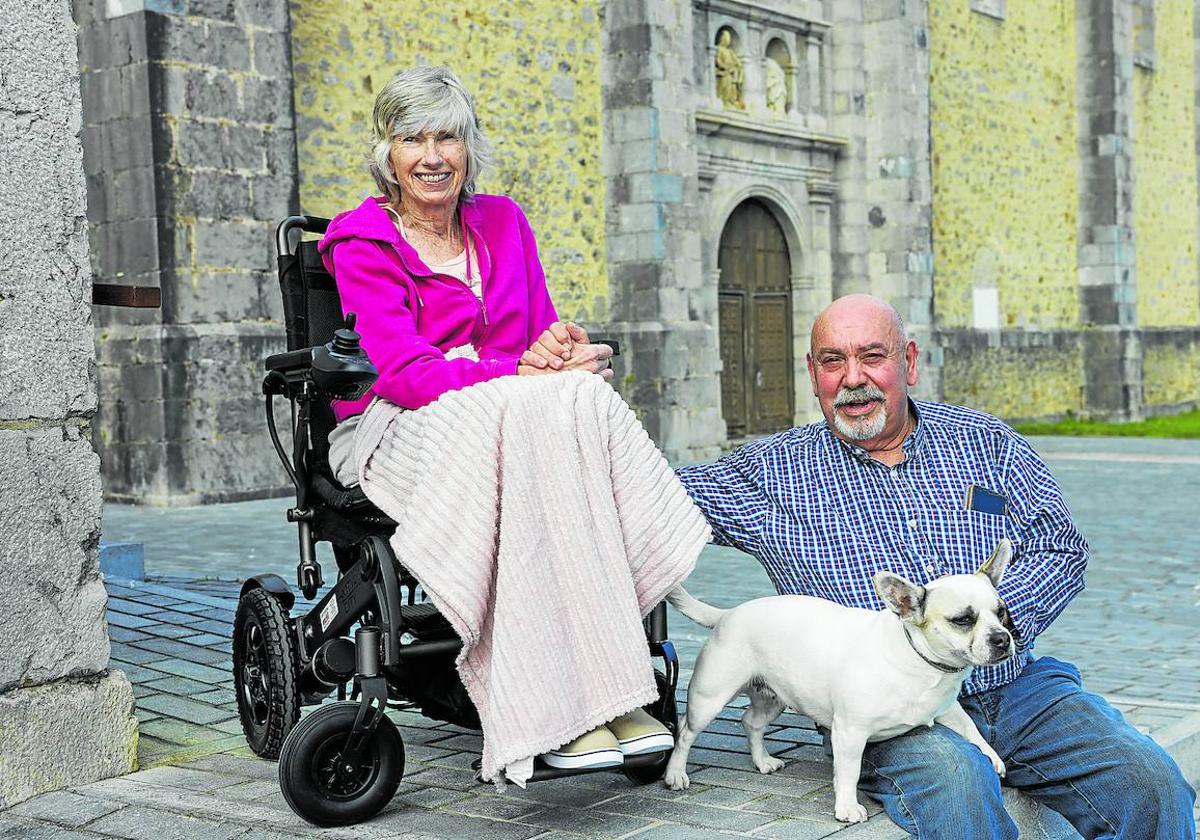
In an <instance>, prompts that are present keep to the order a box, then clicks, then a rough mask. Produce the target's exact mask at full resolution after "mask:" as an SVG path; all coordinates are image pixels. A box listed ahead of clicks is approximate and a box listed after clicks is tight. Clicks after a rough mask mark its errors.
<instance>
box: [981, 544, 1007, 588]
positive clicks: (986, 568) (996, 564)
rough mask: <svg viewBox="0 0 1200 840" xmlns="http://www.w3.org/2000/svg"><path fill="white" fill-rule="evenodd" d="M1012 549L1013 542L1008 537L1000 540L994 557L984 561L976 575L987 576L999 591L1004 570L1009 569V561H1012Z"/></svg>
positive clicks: (993, 553)
mask: <svg viewBox="0 0 1200 840" xmlns="http://www.w3.org/2000/svg"><path fill="white" fill-rule="evenodd" d="M1012 547H1013V545H1012V540H1010V539H1008V538H1007V537H1005V538H1004V539H1002V540H1000V543H999V544H998V545H997V546H996V550H995V551H993V552H992V556H991V557H989V558H988V559H987V560H985V561H983V565H982V566H980V567H979V571H978V572H976V574H978V575H987V576H988V577H989V578H991V580H992V586H994V587H995V588H997V589H999V588H1000V578H1002V577H1004V570H1005V569H1006V568H1008V561H1009V560H1011V559H1012Z"/></svg>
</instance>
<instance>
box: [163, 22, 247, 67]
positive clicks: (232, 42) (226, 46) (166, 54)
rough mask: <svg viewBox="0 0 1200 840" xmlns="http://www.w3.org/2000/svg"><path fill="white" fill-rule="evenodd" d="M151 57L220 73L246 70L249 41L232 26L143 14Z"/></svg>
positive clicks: (239, 27)
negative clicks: (215, 70) (207, 68)
mask: <svg viewBox="0 0 1200 840" xmlns="http://www.w3.org/2000/svg"><path fill="white" fill-rule="evenodd" d="M146 40H147V43H148V44H149V45H150V49H151V58H153V59H155V60H159V61H178V62H182V63H185V64H194V65H198V66H208V67H216V68H220V69H222V70H249V69H250V42H249V38H248V37H247V35H246V31H245V30H244V29H243V28H242V27H241V26H238V25H236V24H226V23H222V22H221V21H217V20H212V19H206V18H188V17H182V16H179V15H170V14H159V13H157V12H146Z"/></svg>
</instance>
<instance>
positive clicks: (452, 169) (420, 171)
mask: <svg viewBox="0 0 1200 840" xmlns="http://www.w3.org/2000/svg"><path fill="white" fill-rule="evenodd" d="M391 159H392V168H393V169H394V170H395V172H396V180H397V181H399V183H400V194H401V196H402V200H403V202H404V204H405V205H407V206H406V208H405V209H406V210H409V211H416V212H418V213H421V212H437V211H440V210H443V209H446V208H447V207H448V208H449V209H453V208H454V206H455V205H456V204H457V203H458V196H459V193H461V192H462V188H463V182H464V181H465V180H466V175H467V154H466V146H465V144H464V143H463V141H462V139H461V138H460V137H458V136H457V135H455V134H452V133H450V132H447V131H440V132H436V133H434V132H429V131H424V132H421V133H420V134H405V135H401V136H398V137H396V138H395V139H394V140H393V141H392V152H391Z"/></svg>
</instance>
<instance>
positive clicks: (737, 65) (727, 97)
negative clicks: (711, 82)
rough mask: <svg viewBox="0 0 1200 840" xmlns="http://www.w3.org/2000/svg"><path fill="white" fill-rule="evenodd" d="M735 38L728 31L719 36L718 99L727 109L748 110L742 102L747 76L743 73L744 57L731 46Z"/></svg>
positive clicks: (725, 30)
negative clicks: (743, 86)
mask: <svg viewBox="0 0 1200 840" xmlns="http://www.w3.org/2000/svg"><path fill="white" fill-rule="evenodd" d="M732 40H733V38H732V36H731V35H730V34H729V30H728V29H722V30H721V34H720V35H719V36H717V97H718V98H719V99H720V100H721V102H722V103H723V104H724V105H725V107H726V108H737V109H738V110H739V111H745V110H746V103H745V102H744V101H742V84H743V83H744V81H745V76H744V75H743V73H742V57H741V56H740V55H738V54H737V52H736V51H735V50H734V49H733V47H732V46H730V43H731V42H732Z"/></svg>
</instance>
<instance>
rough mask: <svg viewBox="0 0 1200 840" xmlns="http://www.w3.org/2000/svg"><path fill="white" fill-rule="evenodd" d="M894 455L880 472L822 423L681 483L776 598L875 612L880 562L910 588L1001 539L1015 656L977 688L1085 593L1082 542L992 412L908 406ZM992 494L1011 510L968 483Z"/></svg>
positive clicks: (981, 671) (977, 677)
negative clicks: (970, 493) (1005, 541)
mask: <svg viewBox="0 0 1200 840" xmlns="http://www.w3.org/2000/svg"><path fill="white" fill-rule="evenodd" d="M910 407H911V409H912V411H913V412H914V415H915V416H916V418H917V424H916V428H915V429H914V431H913V432H912V433H911V434H910V435H909V436H908V438H907V439H906V440H905V441H904V460H903V461H902V462H901V463H900V464H898V465H897V466H895V467H889V466H887V465H886V464H883V463H881V462H879V461H876V460H874V459H873V458H871V457H870V455H868V454H867V452H866V451H865V450H863V449H861V448H860V447H857V446H854V445H852V444H849V443H846V442H845V441H843V440H841V439H840V438H838V437H836V436H835V435H834V434H833V433H832V432H831V431H830V429H829V427H828V425H827V424H826V423H825V422H824V421H822V422H819V423H814V424H812V425H810V426H801V427H799V428H795V429H791V430H789V431H786V432H781V433H779V434H777V435H773V436H771V437H767V438H763V439H761V440H757V441H754V442H753V443H749V444H747V445H745V446H743V447H741V448H740V449H737V450H735V451H734V452H732V453H730V454H729V455H726V456H725V457H723V458H721V459H720V460H718V461H716V462H715V463H712V464H700V465H697V466H690V467H683V468H681V469H680V470H679V471H678V474H679V478H680V480H681V481H682V482H683V484H684V486H685V487H686V488H687V490H688V493H689V494H691V497H692V500H693V501H695V502H696V504H697V505H699V507H700V509H701V510H702V511H703V512H704V515H705V516H706V517H707V518H708V522H709V524H710V525H711V526H712V530H713V541H714V542H716V543H718V544H720V545H728V546H732V547H734V548H737V549H740V550H742V551H744V552H746V553H747V554H750V555H752V556H754V557H756V558H757V559H758V560H759V562H761V563H762V564H763V567H764V568H765V569H766V571H767V574H768V576H770V578H771V581H772V583H774V584H775V588H776V589H777V590H778V591H779V592H781V593H798V594H803V595H815V596H817V597H820V598H827V599H829V600H831V601H836V602H837V603H839V604H844V605H846V606H848V607H865V608H867V609H873V610H877V609H882V608H883V603H882V601H880V599H879V597H878V596H877V595H876V594H875V590H874V587H873V586H872V585H871V578H872V576H873V575H874V574H875V572H877V571H879V570H880V569H889V570H891V571H893V572H896V573H898V574H901V575H903V576H904V577H906V578H908V579H909V580H911V581H914V582H917V583H927V582H929V581H930V580H932V579H934V578H936V577H939V576H941V575H945V574H955V573H970V572H975V571H977V570H978V568H979V566H980V565H981V564H982V563H983V561H984V560H986V559H987V557H988V555H990V554H991V552H992V550H993V549H994V548H995V547H996V544H997V543H999V542H1000V539H1001V538H1002V537H1008V538H1009V539H1011V540H1012V541H1013V546H1014V553H1013V559H1012V561H1011V562H1010V564H1009V566H1008V570H1007V571H1006V572H1005V574H1004V577H1003V579H1002V580H1001V582H1000V595H1001V597H1002V598H1003V599H1004V602H1005V604H1006V605H1007V606H1008V609H1009V612H1010V613H1011V615H1012V618H1013V622H1014V624H1015V625H1016V628H1017V632H1018V637H1019V638H1018V652H1017V655H1016V656H1014V657H1012V658H1011V659H1009V660H1007V661H1006V662H1003V663H1001V664H999V665H992V666H987V667H981V668H976V669H974V670H973V671H972V673H971V675H970V676H969V677H968V679H967V682H966V684H965V685H964V686H963V693H964V694H968V695H969V694H976V693H978V692H981V691H986V690H988V689H992V688H996V687H998V686H1001V685H1004V684H1006V683H1008V682H1011V681H1012V680H1013V679H1015V678H1016V676H1017V674H1019V673H1020V672H1021V669H1022V668H1024V667H1025V665H1026V664H1028V662H1029V661H1030V659H1031V653H1030V652H1031V649H1032V647H1033V641H1034V639H1035V638H1036V637H1037V635H1038V634H1039V633H1040V632H1042V631H1043V630H1044V629H1046V627H1048V626H1049V625H1050V622H1052V621H1053V620H1054V619H1055V618H1056V617H1057V616H1058V614H1059V613H1060V612H1062V610H1063V608H1064V607H1066V605H1067V603H1068V602H1069V601H1070V600H1071V598H1073V597H1074V596H1075V595H1076V593H1078V592H1079V591H1080V590H1081V589H1083V578H1084V568H1085V566H1086V565H1087V558H1088V546H1087V542H1086V541H1085V540H1084V539H1083V537H1082V536H1081V535H1080V533H1079V531H1078V530H1076V528H1075V525H1074V523H1073V522H1072V521H1071V512H1070V511H1069V510H1068V509H1067V505H1066V502H1065V501H1063V497H1062V491H1061V490H1060V489H1059V487H1058V484H1057V483H1056V482H1055V481H1054V478H1053V477H1052V476H1051V475H1050V471H1049V469H1048V468H1047V467H1046V465H1045V463H1043V462H1042V459H1041V458H1039V457H1038V455H1037V453H1035V452H1034V451H1033V449H1032V447H1030V446H1029V444H1028V443H1027V442H1026V441H1025V440H1024V438H1022V437H1021V436H1020V435H1018V434H1017V433H1016V432H1014V431H1013V430H1012V429H1010V428H1009V427H1008V426H1006V425H1005V424H1004V423H1002V422H1001V421H1000V420H997V419H996V418H995V417H991V416H989V415H987V414H983V413H981V412H978V411H973V410H971V409H968V408H961V407H958V406H951V405H942V404H939V403H928V402H912V401H910ZM971 484H974V485H976V486H977V487H981V488H984V489H986V490H990V491H992V492H994V493H1000V494H1002V495H1003V496H1005V497H1006V498H1007V500H1008V508H1007V513H1006V514H1005V515H998V514H993V513H982V512H978V511H975V510H967V509H966V504H965V502H966V492H967V488H968V486H969V485H971Z"/></svg>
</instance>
